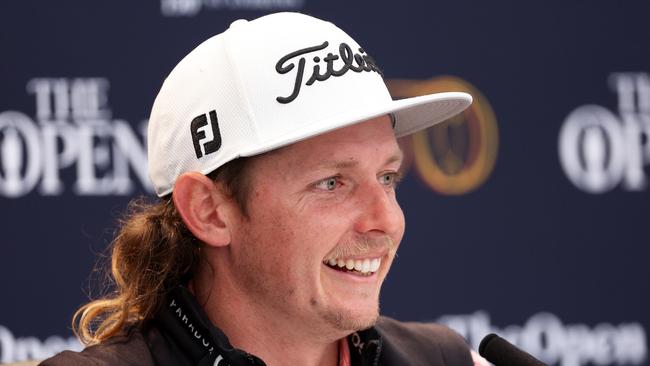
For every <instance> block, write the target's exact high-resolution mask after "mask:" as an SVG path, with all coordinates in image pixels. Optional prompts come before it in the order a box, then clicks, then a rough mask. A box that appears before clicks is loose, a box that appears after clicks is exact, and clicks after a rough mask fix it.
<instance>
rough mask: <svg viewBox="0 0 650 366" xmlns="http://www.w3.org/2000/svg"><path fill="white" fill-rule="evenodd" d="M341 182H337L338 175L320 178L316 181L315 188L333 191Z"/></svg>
mask: <svg viewBox="0 0 650 366" xmlns="http://www.w3.org/2000/svg"><path fill="white" fill-rule="evenodd" d="M340 184H341V183H340V182H339V178H338V177H329V178H325V179H323V180H321V181H320V182H318V183H316V188H320V189H323V190H326V191H330V192H331V191H333V190H334V189H335V188H336V187H338V186H339V185H340Z"/></svg>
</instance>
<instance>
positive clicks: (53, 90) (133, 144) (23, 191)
mask: <svg viewBox="0 0 650 366" xmlns="http://www.w3.org/2000/svg"><path fill="white" fill-rule="evenodd" d="M108 88H109V82H108V80H107V79H104V78H73V79H61V78H35V79H32V80H29V82H28V83H27V92H28V93H29V94H31V95H32V96H33V98H34V101H35V105H36V111H35V112H36V113H35V114H36V115H35V117H34V119H33V118H31V117H29V116H28V115H27V114H25V113H23V112H19V111H13V110H7V111H1V112H0V196H4V197H9V198H17V197H21V196H25V195H27V194H30V193H31V192H33V191H36V192H38V194H41V195H44V196H56V195H61V194H63V193H64V192H66V191H70V192H72V193H73V194H76V195H81V196H85V195H128V194H132V193H133V192H134V191H135V190H136V188H137V187H138V188H141V189H143V190H145V191H152V188H151V186H150V183H149V178H148V177H147V175H146V163H147V157H146V149H145V145H144V139H145V135H146V133H145V131H146V120H145V121H143V122H142V123H141V124H140V126H139V128H138V129H137V130H134V128H133V127H132V126H131V125H130V124H129V123H127V122H126V121H124V120H121V119H113V118H112V116H111V115H112V113H111V110H110V108H109V105H108V94H107V93H108Z"/></svg>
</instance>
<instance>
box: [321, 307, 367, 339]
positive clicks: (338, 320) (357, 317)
mask: <svg viewBox="0 0 650 366" xmlns="http://www.w3.org/2000/svg"><path fill="white" fill-rule="evenodd" d="M323 317H324V319H325V320H326V321H327V322H328V323H329V325H330V326H332V327H333V328H334V329H336V330H339V331H344V332H347V333H350V332H355V331H358V330H363V329H367V328H370V327H372V326H373V325H375V323H376V322H377V318H379V308H378V306H375V307H374V308H373V309H368V310H365V311H358V310H357V311H349V310H348V311H340V310H339V311H327V312H326V313H325V314H323Z"/></svg>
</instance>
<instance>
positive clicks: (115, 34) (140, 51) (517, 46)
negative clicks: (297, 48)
mask: <svg viewBox="0 0 650 366" xmlns="http://www.w3.org/2000/svg"><path fill="white" fill-rule="evenodd" d="M283 10H292V11H300V12H305V13H307V14H311V15H314V16H317V17H320V18H325V19H328V20H331V21H333V22H334V23H335V24H337V25H338V26H340V27H341V28H342V29H344V30H346V31H347V32H348V33H349V34H350V35H352V36H353V37H354V38H355V39H356V40H357V41H359V43H361V44H362V45H363V46H364V48H365V49H366V50H367V51H368V52H369V53H370V54H372V55H373V57H374V58H375V59H376V60H377V62H378V64H379V66H380V67H381V68H382V69H383V71H384V75H385V78H386V80H387V82H388V83H389V86H390V88H391V91H392V93H393V95H394V96H395V97H396V98H399V97H406V96H412V95H416V94H419V93H424V92H431V91H437V90H464V91H469V92H471V93H472V94H473V95H474V96H475V97H476V103H475V104H474V106H473V107H472V109H470V110H469V111H468V112H466V113H465V114H464V115H463V116H461V117H459V118H456V119H454V120H451V121H450V122H449V123H447V124H445V125H444V126H440V127H436V128H433V129H430V130H428V131H426V132H423V133H419V134H417V135H415V136H414V137H412V138H409V139H406V140H404V141H402V142H403V146H404V149H405V151H406V152H407V155H408V156H409V164H408V175H407V179H406V180H405V181H404V182H403V183H402V185H401V186H400V187H399V190H398V197H399V199H400V201H401V203H402V207H403V209H404V211H405V214H406V219H407V233H406V236H405V238H404V241H403V242H402V246H401V248H400V252H399V257H398V258H397V260H396V262H395V264H394V267H393V270H392V272H391V275H390V276H389V278H388V280H387V282H386V284H385V287H384V292H383V295H382V311H383V313H385V314H387V315H390V316H393V317H397V318H399V319H402V320H422V321H424V320H438V321H441V322H445V323H447V324H449V325H450V326H452V327H454V328H455V329H456V330H457V331H459V332H460V333H462V334H463V335H464V336H465V337H466V338H467V339H468V341H469V342H470V343H472V344H474V345H475V346H476V345H477V344H478V342H479V341H480V339H481V338H482V337H483V336H484V335H485V334H487V333H488V332H490V331H498V332H500V333H501V334H502V335H505V336H507V337H508V338H509V339H511V340H512V341H514V342H516V343H517V344H519V345H520V346H522V347H524V348H525V349H527V350H529V351H531V352H532V353H534V354H536V355H538V356H539V357H541V358H543V359H544V360H545V361H547V362H549V363H551V364H557V365H565V366H570V365H648V364H650V361H648V355H647V352H648V351H647V348H648V341H647V331H648V329H650V315H649V313H648V308H649V307H650V294H649V290H650V284H649V280H650V269H649V267H648V265H647V261H648V258H649V257H650V255H649V254H650V248H649V246H648V244H649V240H650V235H649V228H650V205H649V204H650V200H649V198H650V188H649V187H648V186H649V184H648V180H650V169H649V168H648V166H649V165H650V142H649V140H650V73H649V72H650V47H649V46H650V28H649V27H648V21H647V17H648V14H650V5H649V3H648V2H645V1H637V0H630V1H625V2H613V1H573V2H561V1H554V2H548V1H526V2H519V1H502V2H485V1H449V2H442V1H437V2H431V1H423V2H396V1H386V0H376V1H372V2H371V1H367V2H366V1H362V2H347V1H341V0H330V1H321V2H316V1H315V0H158V1H148V2H134V1H111V2H88V1H79V0H77V1H47V2H39V1H31V0H26V1H21V2H2V3H1V4H0V77H1V79H0V81H1V82H0V207H1V211H0V215H1V216H0V218H1V219H2V238H1V239H0V286H1V289H2V295H1V296H0V362H10V361H17V360H23V359H29V358H43V357H46V356H48V355H50V354H52V353H53V352H56V351H58V350H61V349H63V348H75V347H79V346H78V344H77V343H76V342H75V341H74V340H72V339H70V337H71V332H70V326H69V323H70V317H71V315H72V313H73V312H74V310H75V309H76V308H77V307H78V306H79V305H80V304H82V303H83V302H84V301H85V300H86V299H87V295H88V293H89V292H90V293H96V292H97V291H96V287H93V286H91V285H90V284H89V279H91V278H95V279H97V277H98V276H97V275H93V274H92V269H93V268H94V265H95V263H96V261H97V254H98V253H102V252H103V251H104V249H105V247H106V245H107V244H108V243H109V242H110V240H111V237H112V234H113V231H114V229H115V222H116V219H117V218H118V217H119V215H120V213H121V212H122V210H123V208H124V207H125V205H126V203H127V202H128V201H129V200H130V199H131V198H132V197H134V196H136V195H140V194H146V195H152V193H151V187H150V184H149V182H148V180H147V177H146V175H144V173H145V168H144V167H145V166H146V154H145V151H146V149H145V134H144V129H145V128H146V119H147V118H148V115H149V111H150V108H151V105H152V103H153V99H154V97H155V95H156V93H157V91H158V89H159V87H160V85H161V83H162V80H163V78H164V77H165V76H166V75H167V74H168V72H169V71H170V70H171V68H172V67H173V66H174V65H175V64H176V63H177V61H178V60H179V59H180V58H181V57H182V56H183V55H185V54H186V53H187V52H189V51H190V50H191V49H192V48H194V47H195V46H196V45H198V44H199V43H200V42H201V41H203V40H204V39H207V38H208V37H210V36H212V35H214V34H216V33H219V32H221V31H223V30H224V29H226V28H227V26H228V25H229V24H230V23H231V22H232V21H233V20H235V19H238V18H247V19H252V18H256V17H258V16H261V15H264V14H266V13H268V12H272V11H283Z"/></svg>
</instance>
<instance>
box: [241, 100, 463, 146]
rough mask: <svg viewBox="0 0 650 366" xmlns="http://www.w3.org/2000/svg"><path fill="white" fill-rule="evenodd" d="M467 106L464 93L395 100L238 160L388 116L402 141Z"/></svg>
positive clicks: (286, 138)
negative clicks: (393, 122) (392, 118)
mask: <svg viewBox="0 0 650 366" xmlns="http://www.w3.org/2000/svg"><path fill="white" fill-rule="evenodd" d="M470 104H472V96H471V95H469V94H467V93H463V92H446V93H436V94H429V95H422V96H419V97H413V98H406V99H400V100H394V101H391V102H388V103H382V105H379V106H374V107H365V108H360V109H355V110H351V111H346V112H343V113H339V114H336V115H334V116H330V117H329V118H327V119H324V120H321V121H315V122H314V123H309V124H307V125H306V126H305V128H302V129H299V130H296V131H292V133H291V134H290V135H284V136H280V137H279V138H276V139H275V140H273V141H267V142H266V143H264V144H262V145H258V146H256V147H255V148H254V149H251V150H248V151H244V152H242V153H241V155H240V156H253V155H257V154H261V153H264V152H267V151H270V150H274V149H277V148H279V147H282V146H286V145H290V144H292V143H295V142H298V141H301V140H305V139H308V138H310V137H314V136H317V135H320V134H323V133H326V132H329V131H333V130H336V129H339V128H342V127H346V126H350V125H353V124H356V123H360V122H363V121H367V120H369V119H373V118H375V117H379V116H383V115H387V114H390V113H392V114H394V116H395V126H394V128H395V136H396V137H402V136H406V135H409V134H412V133H414V132H417V131H420V130H422V129H425V128H428V127H431V126H433V125H435V124H437V123H440V122H443V121H445V120H447V119H449V118H451V117H453V116H455V115H457V114H458V113H460V112H462V111H464V110H465V109H466V108H467V107H469V106H470Z"/></svg>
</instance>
